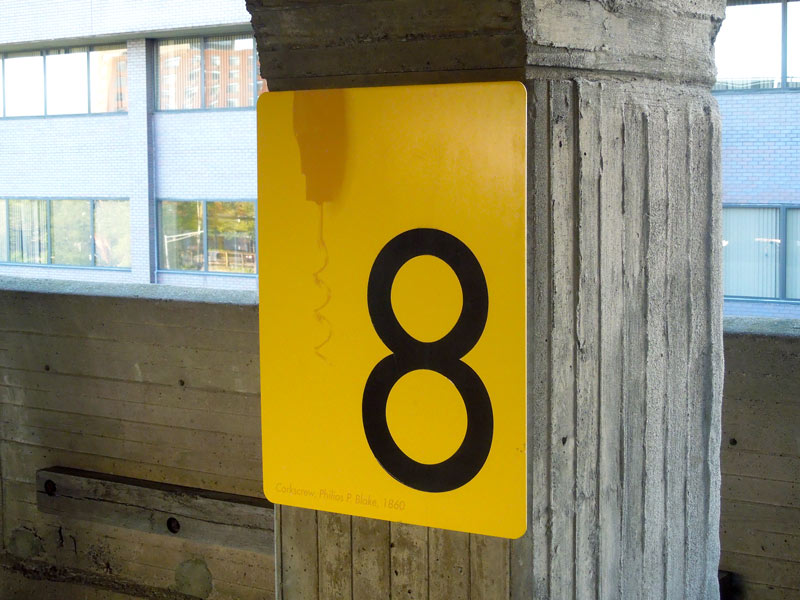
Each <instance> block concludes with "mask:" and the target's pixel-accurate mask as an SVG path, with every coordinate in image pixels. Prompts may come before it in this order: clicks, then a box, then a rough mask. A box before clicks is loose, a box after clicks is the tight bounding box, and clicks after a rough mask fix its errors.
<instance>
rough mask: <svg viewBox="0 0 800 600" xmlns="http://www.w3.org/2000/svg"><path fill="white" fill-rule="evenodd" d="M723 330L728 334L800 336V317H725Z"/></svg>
mask: <svg viewBox="0 0 800 600" xmlns="http://www.w3.org/2000/svg"><path fill="white" fill-rule="evenodd" d="M723 331H724V333H725V335H726V336H728V335H758V336H764V337H790V338H800V319H775V318H769V317H725V319H724V321H723Z"/></svg>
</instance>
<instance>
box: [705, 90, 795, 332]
mask: <svg viewBox="0 0 800 600" xmlns="http://www.w3.org/2000/svg"><path fill="white" fill-rule="evenodd" d="M715 96H716V99H717V102H718V103H719V110H720V114H721V116H722V190H723V192H722V201H723V202H724V203H725V204H728V205H731V204H773V205H774V204H785V205H794V206H797V207H800V119H798V115H800V90H758V91H746V92H718V93H716V94H715ZM725 314H726V315H727V316H737V317H738V316H741V317H750V316H763V317H780V318H800V302H780V301H768V302H759V301H748V300H732V299H726V301H725Z"/></svg>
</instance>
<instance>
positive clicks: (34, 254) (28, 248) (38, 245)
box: [8, 200, 47, 264]
mask: <svg viewBox="0 0 800 600" xmlns="http://www.w3.org/2000/svg"><path fill="white" fill-rule="evenodd" d="M8 220H9V223H8V236H9V247H10V248H9V249H10V254H11V255H10V257H9V260H10V261H11V262H21V263H40V264H46V263H47V200H9V201H8Z"/></svg>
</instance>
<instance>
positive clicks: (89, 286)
mask: <svg viewBox="0 0 800 600" xmlns="http://www.w3.org/2000/svg"><path fill="white" fill-rule="evenodd" d="M0 291H7V292H30V293H35V294H64V295H72V296H103V297H112V298H137V299H143V300H174V301H178V302H201V303H208V304H241V305H247V306H252V305H257V304H258V292H253V291H248V290H221V289H212V288H194V287H180V286H176V285H164V284H160V283H159V284H155V283H94V282H86V281H63V280H53V279H33V278H28V277H0Z"/></svg>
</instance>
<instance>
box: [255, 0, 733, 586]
mask: <svg viewBox="0 0 800 600" xmlns="http://www.w3.org/2000/svg"><path fill="white" fill-rule="evenodd" d="M724 4H725V3H724V0H652V1H651V2H646V3H641V2H633V1H629V0H616V1H615V0H588V1H587V0H524V1H522V2H506V1H490V0H477V1H475V2H463V1H461V0H442V1H440V2H435V3H431V2H427V1H426V0H396V1H394V2H384V1H379V0H362V1H359V2H352V3H340V2H325V1H316V2H295V1H290V0H249V1H248V7H249V9H250V11H251V13H252V14H253V23H254V27H255V30H256V35H257V38H258V42H259V51H260V54H261V64H262V69H263V71H264V73H263V74H264V76H266V77H267V78H268V80H269V82H270V89H273V90H275V89H300V88H314V87H337V86H347V85H375V84H391V83H400V82H402V83H406V82H417V83H427V82H442V81H467V80H470V81H472V80H482V79H483V80H489V79H504V78H515V79H522V80H524V81H525V82H526V85H527V86H528V93H529V131H528V139H529V161H530V162H529V166H528V171H529V246H530V251H531V255H530V257H529V265H530V273H529V358H530V361H529V382H530V388H529V395H528V402H529V418H530V423H529V431H530V439H529V455H530V523H529V528H528V533H527V534H526V536H524V537H523V538H522V539H520V540H516V541H514V542H507V541H504V540H499V539H493V538H485V537H481V536H469V535H466V534H459V533H453V532H444V531H439V530H433V529H425V528H420V527H412V526H407V525H397V524H391V525H389V524H388V523H385V522H378V521H369V520H365V519H356V518H349V517H342V516H337V515H330V514H324V513H315V512H311V511H303V510H297V509H288V508H283V509H282V510H280V511H279V517H278V520H279V523H278V526H279V532H278V535H276V538H277V544H278V548H277V557H278V561H279V564H278V576H279V580H280V584H279V587H280V591H281V593H282V594H283V596H282V597H283V598H284V600H295V599H297V600H307V599H316V598H320V599H323V598H324V599H327V598H331V599H333V598H336V599H339V598H354V599H361V598H363V599H369V600H375V599H382V598H431V599H448V600H452V599H459V598H464V599H467V598H469V599H471V600H477V599H484V598H485V599H487V600H502V599H504V598H507V599H513V600H522V599H525V600H532V599H534V598H536V599H557V598H558V599H561V598H564V599H567V598H569V599H578V600H583V599H599V598H603V599H606V598H607V599H614V600H616V599H625V600H629V599H637V598H640V599H647V600H657V599H660V598H664V599H666V598H669V599H673V600H684V599H704V600H705V599H708V600H711V599H712V598H714V599H716V598H718V597H719V596H718V592H717V587H716V569H717V562H718V558H719V541H718V521H719V458H718V456H719V429H720V401H721V384H722V327H721V297H722V296H721V293H722V292H721V277H720V248H721V247H720V239H721V238H720V233H721V231H720V227H721V209H720V187H719V179H720V178H719V150H718V148H719V119H718V116H717V112H716V105H715V102H714V100H713V98H712V97H711V94H710V85H711V81H712V78H713V62H712V42H713V37H714V35H715V34H716V31H717V29H718V27H719V23H720V19H721V18H722V16H723V10H724ZM643 7H646V8H643Z"/></svg>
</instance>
